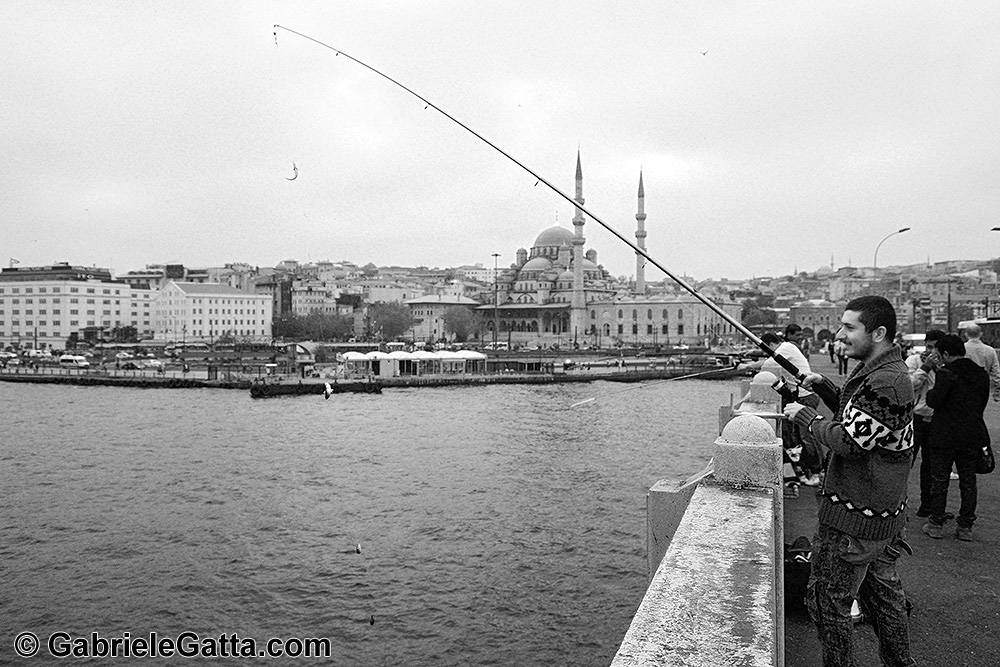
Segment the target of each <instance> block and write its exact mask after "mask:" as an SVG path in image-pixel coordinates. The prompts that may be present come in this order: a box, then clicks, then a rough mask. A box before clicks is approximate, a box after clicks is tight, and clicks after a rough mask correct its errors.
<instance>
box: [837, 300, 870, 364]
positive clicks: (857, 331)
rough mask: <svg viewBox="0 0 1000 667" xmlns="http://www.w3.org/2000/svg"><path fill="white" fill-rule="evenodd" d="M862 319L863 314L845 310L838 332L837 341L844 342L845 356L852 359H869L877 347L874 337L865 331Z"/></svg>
mask: <svg viewBox="0 0 1000 667" xmlns="http://www.w3.org/2000/svg"><path fill="white" fill-rule="evenodd" d="M860 318H861V313H859V312H858V311H856V310H845V311H844V314H843V315H842V316H841V318H840V329H839V330H838V331H837V340H840V341H843V343H844V354H846V355H847V356H848V357H849V358H851V359H867V358H868V356H869V355H870V354H871V351H872V348H873V347H875V339H874V336H873V335H872V334H870V333H868V332H867V331H865V325H864V324H862V323H861V319H860Z"/></svg>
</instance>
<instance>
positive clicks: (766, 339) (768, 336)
mask: <svg viewBox="0 0 1000 667" xmlns="http://www.w3.org/2000/svg"><path fill="white" fill-rule="evenodd" d="M760 340H761V342H762V343H765V344H767V345H781V343H782V340H781V338H780V337H779V336H778V334H776V333H772V332H770V331H768V332H766V333H765V334H764V335H763V336H761V337H760Z"/></svg>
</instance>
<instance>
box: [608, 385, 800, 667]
mask: <svg viewBox="0 0 1000 667" xmlns="http://www.w3.org/2000/svg"><path fill="white" fill-rule="evenodd" d="M768 376H769V377H768ZM773 379H774V376H773V375H771V374H770V373H762V374H758V376H757V377H756V378H755V379H754V380H753V381H752V382H751V383H750V385H749V386H747V387H746V389H747V391H746V393H745V395H744V397H743V399H741V401H740V402H739V404H738V405H736V406H732V405H731V406H729V407H727V408H723V410H722V414H721V415H720V424H721V425H722V427H721V435H720V436H719V438H718V439H716V441H715V443H714V446H713V457H712V462H711V463H710V465H709V467H708V468H706V470H704V471H702V472H701V473H698V474H697V475H695V476H693V477H692V478H690V479H688V480H686V481H685V482H683V483H681V484H671V483H667V482H663V481H660V482H657V484H656V485H654V486H653V487H652V488H651V489H650V490H649V493H648V495H647V544H648V553H649V568H650V583H649V588H648V589H647V591H646V594H645V596H644V597H643V600H642V602H641V603H640V605H639V609H638V610H637V611H636V613H635V616H634V618H633V620H632V623H631V625H630V627H629V629H628V631H627V633H626V634H625V637H624V639H623V640H622V644H621V647H620V648H619V650H618V654H617V655H616V656H615V658H614V660H613V662H612V667H638V666H644V667H645V666H649V667H652V666H653V665H656V666H658V667H664V666H674V665H678V666H679V665H685V666H689V667H691V666H699V665H705V666H706V667H707V666H709V665H712V666H713V667H714V666H716V665H745V666H747V667H750V666H758V665H759V666H771V667H783V665H784V595H783V592H784V581H783V556H784V528H783V525H784V522H783V493H782V479H781V471H782V447H781V439H780V438H779V437H778V436H776V434H775V431H776V430H777V431H778V432H779V433H780V418H779V417H778V414H779V406H780V398H779V397H778V395H777V393H775V392H774V391H773V390H772V389H771V388H770V382H771V381H773ZM769 420H771V421H773V423H774V424H775V426H772V425H771V423H770V422H769Z"/></svg>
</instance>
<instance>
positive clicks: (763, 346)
mask: <svg viewBox="0 0 1000 667" xmlns="http://www.w3.org/2000/svg"><path fill="white" fill-rule="evenodd" d="M279 28H280V29H281V30H284V31H286V32H290V33H292V34H293V35H298V36H299V37H301V38H303V39H306V40H309V41H310V42H313V43H314V44H318V45H319V46H322V47H323V48H325V49H329V50H331V51H333V52H334V53H336V54H337V55H338V56H344V57H345V58H348V59H349V60H352V61H353V62H355V63H357V64H358V65H361V66H362V67H364V68H365V69H367V70H369V71H370V72H372V73H374V74H377V75H378V76H380V77H382V78H383V79H385V80H386V81H388V82H389V83H391V84H393V85H395V86H398V87H399V88H402V89H403V90H405V91H406V92H408V93H409V94H410V95H413V96H414V97H416V98H417V99H418V100H420V101H421V102H423V103H424V104H425V105H426V106H425V107H424V108H425V109H426V108H427V107H431V108H433V109H434V110H435V111H437V112H438V113H440V114H441V115H442V116H444V117H445V118H447V119H448V120H450V121H451V122H453V123H455V124H456V125H458V126H459V127H461V128H462V129H463V130H465V131H466V132H468V133H469V134H471V135H472V136H474V137H476V138H477V139H479V140H480V141H482V142H483V143H485V144H486V145H487V146H489V147H490V148H492V149H493V150H495V151H496V152H498V153H500V154H501V155H503V156H504V157H505V158H507V159H508V160H510V161H511V162H513V163H514V164H516V165H517V166H518V167H520V168H521V169H523V170H524V171H526V172H528V173H529V174H531V175H532V176H534V177H535V179H536V180H537V182H538V183H543V184H545V186H546V187H547V188H548V189H549V190H551V191H552V192H554V193H555V194H557V195H559V196H560V197H562V198H563V199H565V200H566V201H568V202H569V203H570V204H572V205H573V206H574V207H575V208H576V209H577V210H579V211H580V212H581V213H584V214H586V215H587V216H589V217H590V218H591V219H592V220H593V221H594V222H596V223H597V224H599V225H600V226H601V227H603V228H604V229H605V230H607V231H608V232H609V233H610V234H611V235H613V236H614V237H616V238H617V239H618V240H619V241H621V242H622V243H624V244H625V245H627V246H628V247H629V248H631V249H632V250H633V251H635V253H636V254H638V255H640V256H641V257H643V258H645V259H646V261H647V262H649V263H650V264H652V265H653V266H655V267H656V268H657V269H659V270H660V271H662V272H663V273H664V275H666V276H667V277H668V278H670V279H671V280H673V281H674V282H675V283H677V285H679V286H680V287H681V289H683V290H684V291H685V292H687V293H688V294H690V295H691V296H693V297H694V298H696V299H698V301H700V302H701V303H702V304H704V305H705V306H706V307H707V308H708V309H709V310H711V311H712V312H714V313H715V314H716V315H718V316H719V317H721V318H722V319H724V320H725V321H726V322H728V323H729V324H731V325H732V326H733V327H734V328H735V329H736V330H737V331H739V332H740V333H741V334H743V335H744V336H745V337H746V338H747V339H749V340H750V341H751V342H752V343H753V344H754V345H756V346H757V347H758V348H760V350H761V352H763V353H764V354H766V355H767V356H769V357H771V358H772V359H774V361H775V362H777V363H778V365H779V366H781V367H782V368H783V369H785V370H786V371H788V372H789V373H790V374H791V375H792V376H793V377H795V378H796V380H798V382H799V383H800V384H801V383H802V381H804V380H805V379H806V375H805V373H803V372H802V371H800V370H799V369H798V368H796V366H795V364H793V363H792V362H791V361H789V360H788V359H786V358H785V357H783V356H781V355H780V354H778V353H776V352H775V351H774V350H772V349H771V347H770V346H769V345H768V344H767V343H765V342H764V341H763V340H761V339H760V337H759V336H757V334H755V333H754V332H752V331H750V329H748V328H746V327H745V326H744V325H743V323H742V322H740V321H739V320H737V319H736V318H734V317H733V316H732V315H730V314H729V313H727V312H726V311H724V310H723V309H722V308H720V307H719V306H717V305H716V304H715V303H714V302H713V301H711V300H710V299H709V298H707V297H705V296H704V295H702V294H701V292H699V291H698V290H697V289H695V288H694V287H692V286H691V285H689V284H688V283H687V281H685V280H684V279H683V278H681V277H680V276H677V275H675V274H674V273H673V272H672V271H671V270H670V269H668V268H667V267H665V266H663V265H662V264H661V263H660V262H658V261H656V260H655V259H654V258H653V257H652V256H651V255H650V254H649V253H647V252H646V251H645V250H643V249H642V248H640V247H639V246H638V245H636V244H635V243H633V242H632V241H629V240H628V238H627V237H625V236H624V235H623V234H621V233H620V232H619V231H618V230H617V229H615V228H614V227H612V226H611V225H609V224H608V223H606V222H604V220H602V219H601V218H600V217H599V216H597V215H596V214H595V213H593V212H592V211H590V210H589V209H587V208H586V207H585V206H584V205H583V204H581V203H580V202H578V201H576V200H575V199H573V198H572V197H570V196H569V195H568V194H566V193H565V192H563V191H562V190H560V189H559V188H557V187H556V186H555V185H553V184H552V183H550V182H549V181H548V180H547V179H546V178H544V177H543V176H541V175H540V174H538V172H536V171H534V170H533V169H531V168H530V167H528V166H527V165H526V164H524V163H523V162H521V161H520V160H518V159H517V158H515V157H514V156H513V155H511V154H510V153H508V152H507V151H505V150H503V149H502V148H500V147H499V146H497V145H496V144H495V143H493V142H492V141H490V140H489V139H487V138H486V137H484V136H483V135H481V134H479V133H478V132H476V131H475V130H473V129H472V128H471V127H469V126H468V125H466V124H465V123H463V122H462V121H460V120H459V119H458V118H455V117H454V116H452V115H451V114H450V113H448V112H447V111H445V110H444V109H442V108H441V107H439V106H438V105H436V104H434V103H433V102H431V101H430V100H429V99H427V98H426V97H424V96H423V95H421V94H420V93H418V92H416V91H415V90H413V89H412V88H408V87H407V86H405V85H403V84H402V83H400V82H399V81H397V80H396V79H393V78H392V77H391V76H389V75H388V74H385V73H383V72H380V71H379V70H377V69H375V68H374V67H372V66H371V65H369V64H368V63H366V62H363V61H361V60H358V59H357V58H355V57H354V56H352V55H350V54H348V53H345V52H343V51H341V50H340V49H338V48H336V47H333V46H330V45H329V44H327V43H325V42H321V41H320V40H318V39H316V38H315V37H310V36H309V35H306V34H303V33H301V32H298V31H297V30H292V29H291V28H286V27H285V26H283V25H279V24H277V23H276V24H275V25H274V29H275V31H276V32H277V30H278V29H279ZM536 185H537V183H536ZM813 391H814V392H815V391H816V389H815V388H814V389H813ZM821 391H822V389H821ZM824 393H826V392H824ZM821 398H823V397H822V396H821ZM833 401H834V402H836V398H833Z"/></svg>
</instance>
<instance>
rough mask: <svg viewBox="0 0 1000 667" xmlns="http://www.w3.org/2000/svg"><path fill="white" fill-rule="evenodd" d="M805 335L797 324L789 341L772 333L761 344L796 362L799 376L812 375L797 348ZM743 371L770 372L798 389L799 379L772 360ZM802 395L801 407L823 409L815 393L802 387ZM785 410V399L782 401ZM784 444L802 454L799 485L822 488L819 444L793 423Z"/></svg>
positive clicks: (791, 327) (789, 330)
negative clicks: (819, 485)
mask: <svg viewBox="0 0 1000 667" xmlns="http://www.w3.org/2000/svg"><path fill="white" fill-rule="evenodd" d="M801 332H802V328H801V327H799V326H798V325H797V324H789V325H788V326H787V327H786V328H785V340H781V338H779V337H778V335H777V334H774V333H771V332H770V331H769V332H766V333H765V334H764V335H763V336H761V342H763V343H764V344H766V345H767V346H768V347H770V348H771V349H772V350H774V353H775V354H776V355H780V356H782V357H784V358H785V359H787V360H788V361H790V362H792V365H794V366H795V368H797V369H798V370H799V373H801V374H803V375H808V374H809V373H811V372H812V369H811V368H810V366H809V360H808V359H806V357H805V355H803V354H802V351H801V350H800V349H799V347H798V345H796V342H797V341H798V339H800V338H801V337H802V333H801ZM740 369H759V370H762V371H769V372H771V373H774V375H775V376H776V377H777V378H779V379H781V380H783V381H784V382H785V383H786V384H788V385H789V386H794V385H795V384H796V380H795V378H794V377H793V376H792V375H791V374H790V373H789V372H788V371H786V370H785V369H784V368H782V367H781V366H780V365H779V364H778V362H777V361H775V360H774V359H773V358H772V357H764V358H763V359H761V360H759V361H755V362H752V363H749V364H745V365H741V366H740ZM798 394H799V397H798V401H799V403H802V404H803V405H809V406H811V407H814V408H816V407H819V403H820V401H819V397H818V396H816V394H814V393H813V392H811V391H809V390H808V389H805V388H803V387H799V389H798ZM781 407H782V408H783V407H784V399H782V406H781ZM782 443H783V446H784V448H785V449H787V450H790V451H792V452H796V451H797V452H798V456H797V458H798V466H797V467H798V470H797V471H796V472H797V473H798V474H799V476H800V479H799V481H800V482H802V483H803V484H806V485H808V486H816V485H817V484H819V477H818V475H817V473H819V471H820V470H821V469H822V467H823V456H822V453H821V452H820V450H819V448H818V447H817V446H816V442H815V440H813V439H812V438H810V437H808V434H807V433H806V432H805V430H804V429H802V428H799V427H798V426H797V425H795V424H793V423H791V422H789V423H787V424H784V425H783V426H782ZM795 458H796V457H794V456H793V457H792V460H793V461H794V460H795Z"/></svg>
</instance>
